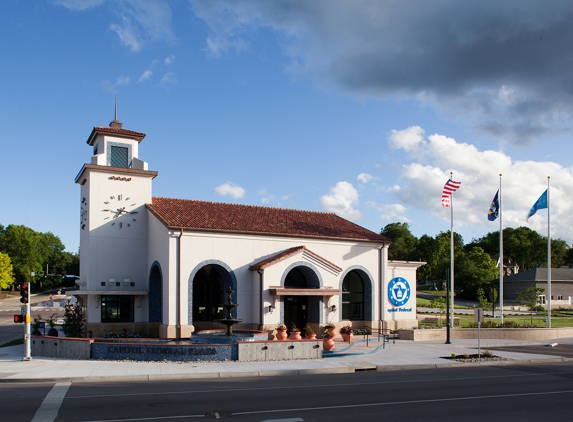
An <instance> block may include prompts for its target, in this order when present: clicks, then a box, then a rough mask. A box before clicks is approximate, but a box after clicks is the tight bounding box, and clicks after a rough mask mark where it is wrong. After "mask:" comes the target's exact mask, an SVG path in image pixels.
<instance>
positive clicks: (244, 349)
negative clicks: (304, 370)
mask: <svg viewBox="0 0 573 422" xmlns="http://www.w3.org/2000/svg"><path fill="white" fill-rule="evenodd" d="M322 351H323V349H322V340H300V341H289V340H282V341H250V342H241V343H239V362H266V361H272V360H294V359H322Z"/></svg>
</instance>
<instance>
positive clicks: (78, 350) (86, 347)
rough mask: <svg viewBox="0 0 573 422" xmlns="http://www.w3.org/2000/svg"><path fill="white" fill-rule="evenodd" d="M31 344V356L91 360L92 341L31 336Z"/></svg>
mask: <svg viewBox="0 0 573 422" xmlns="http://www.w3.org/2000/svg"><path fill="white" fill-rule="evenodd" d="M31 342H32V344H31V346H32V356H45V357H49V358H60V359H91V344H92V342H93V339H80V338H65V337H64V338H61V337H48V336H45V337H40V336H38V337H36V336H33V337H32V338H31Z"/></svg>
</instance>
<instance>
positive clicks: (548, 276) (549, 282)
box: [547, 176, 551, 328]
mask: <svg viewBox="0 0 573 422" xmlns="http://www.w3.org/2000/svg"><path fill="white" fill-rule="evenodd" d="M547 328H551V207H550V206H549V176H547Z"/></svg>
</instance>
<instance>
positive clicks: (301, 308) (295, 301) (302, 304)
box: [284, 296, 308, 333]
mask: <svg viewBox="0 0 573 422" xmlns="http://www.w3.org/2000/svg"><path fill="white" fill-rule="evenodd" d="M284 309H285V319H284V323H285V325H286V326H287V329H288V330H289V333H290V329H291V327H292V323H293V322H294V324H295V325H296V327H297V328H298V329H299V330H300V331H301V332H302V331H304V328H305V327H306V324H307V323H308V297H307V296H285V298H284Z"/></svg>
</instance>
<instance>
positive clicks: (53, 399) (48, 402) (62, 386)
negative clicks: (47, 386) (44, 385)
mask: <svg viewBox="0 0 573 422" xmlns="http://www.w3.org/2000/svg"><path fill="white" fill-rule="evenodd" d="M70 385H71V382H59V383H56V385H54V387H52V389H51V390H50V392H49V393H48V395H47V396H46V398H45V399H44V401H43V402H42V405H41V406H40V408H39V409H38V411H37V412H36V415H34V419H32V422H54V421H55V420H56V417H57V416H58V411H59V410H60V407H61V406H62V402H63V401H64V397H66V393H67V392H68V389H69V388H70Z"/></svg>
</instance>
